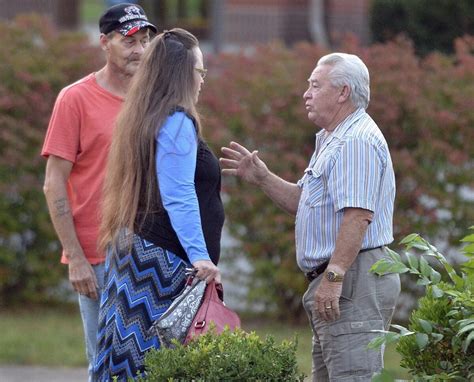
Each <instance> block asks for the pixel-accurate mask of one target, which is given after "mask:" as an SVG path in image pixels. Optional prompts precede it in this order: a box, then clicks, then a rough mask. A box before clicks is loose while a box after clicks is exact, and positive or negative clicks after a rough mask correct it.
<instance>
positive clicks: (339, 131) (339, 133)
mask: <svg viewBox="0 0 474 382" xmlns="http://www.w3.org/2000/svg"><path fill="white" fill-rule="evenodd" d="M364 114H365V109H364V108H362V107H360V108H358V109H357V110H356V111H354V112H352V113H351V114H349V115H348V116H347V117H346V118H345V119H344V120H343V121H342V122H341V123H340V124H339V125H337V126H336V128H335V129H334V131H333V132H332V133H331V134H330V136H329V137H328V138H330V139H331V140H332V138H337V139H341V138H342V137H343V136H344V135H345V134H346V132H347V131H348V130H349V129H350V128H351V127H352V125H353V124H354V122H357V121H358V120H359V119H360V118H361V117H362V116H363V115H364ZM325 133H326V130H324V129H322V130H321V131H319V132H318V133H317V134H316V141H321V140H323V139H324V134H325Z"/></svg>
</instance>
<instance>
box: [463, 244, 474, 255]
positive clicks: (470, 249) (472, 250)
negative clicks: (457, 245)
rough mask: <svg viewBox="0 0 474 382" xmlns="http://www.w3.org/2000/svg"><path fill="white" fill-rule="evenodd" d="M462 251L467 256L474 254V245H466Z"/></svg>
mask: <svg viewBox="0 0 474 382" xmlns="http://www.w3.org/2000/svg"><path fill="white" fill-rule="evenodd" d="M461 251H462V252H464V253H466V254H474V243H472V244H468V245H466V246H465V247H464V248H462V249H461Z"/></svg>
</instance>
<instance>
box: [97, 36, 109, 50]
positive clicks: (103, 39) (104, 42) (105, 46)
mask: <svg viewBox="0 0 474 382" xmlns="http://www.w3.org/2000/svg"><path fill="white" fill-rule="evenodd" d="M99 44H100V47H101V49H102V50H103V51H104V52H107V51H108V50H109V39H108V37H107V36H106V35H105V34H104V33H101V34H100V37H99Z"/></svg>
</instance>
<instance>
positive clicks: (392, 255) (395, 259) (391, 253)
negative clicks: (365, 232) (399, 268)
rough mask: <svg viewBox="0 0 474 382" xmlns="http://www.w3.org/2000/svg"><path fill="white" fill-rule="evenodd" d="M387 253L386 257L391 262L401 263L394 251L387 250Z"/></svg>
mask: <svg viewBox="0 0 474 382" xmlns="http://www.w3.org/2000/svg"><path fill="white" fill-rule="evenodd" d="M386 250H387V253H388V255H389V256H390V258H391V259H392V260H393V261H396V262H401V261H402V258H401V257H400V255H399V254H398V253H397V252H395V251H394V250H392V249H390V248H387V249H386Z"/></svg>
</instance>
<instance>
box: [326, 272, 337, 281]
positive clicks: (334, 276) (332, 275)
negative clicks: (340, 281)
mask: <svg viewBox="0 0 474 382" xmlns="http://www.w3.org/2000/svg"><path fill="white" fill-rule="evenodd" d="M327 278H328V280H329V281H334V280H336V274H335V273H334V272H333V271H328V273H327Z"/></svg>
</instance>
